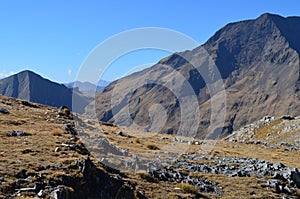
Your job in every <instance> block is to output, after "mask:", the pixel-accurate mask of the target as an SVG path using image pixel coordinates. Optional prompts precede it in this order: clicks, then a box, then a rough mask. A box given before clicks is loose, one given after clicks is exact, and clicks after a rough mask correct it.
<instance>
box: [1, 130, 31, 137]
mask: <svg viewBox="0 0 300 199" xmlns="http://www.w3.org/2000/svg"><path fill="white" fill-rule="evenodd" d="M30 135H31V134H30V133H26V132H24V131H14V130H12V131H11V132H10V133H8V134H7V136H9V137H17V136H30Z"/></svg>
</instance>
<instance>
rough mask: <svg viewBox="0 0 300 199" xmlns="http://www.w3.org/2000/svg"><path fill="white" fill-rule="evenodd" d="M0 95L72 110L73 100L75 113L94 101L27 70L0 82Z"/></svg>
mask: <svg viewBox="0 0 300 199" xmlns="http://www.w3.org/2000/svg"><path fill="white" fill-rule="evenodd" d="M0 94H2V95H5V96H9V97H15V98H19V99H23V100H27V101H31V102H37V103H40V104H45V105H49V106H54V107H60V106H62V105H65V106H67V107H69V108H70V109H72V100H76V106H74V107H75V108H73V111H75V112H79V113H81V112H83V110H84V107H85V106H86V105H87V104H88V103H89V102H91V101H92V99H91V98H89V97H86V96H84V95H82V94H81V93H80V92H77V91H75V90H74V92H73V90H72V89H69V88H67V87H66V86H64V85H63V84H58V83H55V82H52V81H50V80H47V79H45V78H43V77H41V76H40V75H38V74H36V73H34V72H32V71H29V70H25V71H22V72H20V73H18V74H15V75H12V76H9V77H7V78H4V79H1V80H0Z"/></svg>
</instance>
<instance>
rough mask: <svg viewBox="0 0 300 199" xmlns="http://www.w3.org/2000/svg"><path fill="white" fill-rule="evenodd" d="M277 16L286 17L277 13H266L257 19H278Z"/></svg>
mask: <svg viewBox="0 0 300 199" xmlns="http://www.w3.org/2000/svg"><path fill="white" fill-rule="evenodd" d="M276 18H282V19H284V17H282V16H280V15H277V14H272V13H264V14H262V15H260V16H259V17H258V18H257V19H256V20H258V19H276Z"/></svg>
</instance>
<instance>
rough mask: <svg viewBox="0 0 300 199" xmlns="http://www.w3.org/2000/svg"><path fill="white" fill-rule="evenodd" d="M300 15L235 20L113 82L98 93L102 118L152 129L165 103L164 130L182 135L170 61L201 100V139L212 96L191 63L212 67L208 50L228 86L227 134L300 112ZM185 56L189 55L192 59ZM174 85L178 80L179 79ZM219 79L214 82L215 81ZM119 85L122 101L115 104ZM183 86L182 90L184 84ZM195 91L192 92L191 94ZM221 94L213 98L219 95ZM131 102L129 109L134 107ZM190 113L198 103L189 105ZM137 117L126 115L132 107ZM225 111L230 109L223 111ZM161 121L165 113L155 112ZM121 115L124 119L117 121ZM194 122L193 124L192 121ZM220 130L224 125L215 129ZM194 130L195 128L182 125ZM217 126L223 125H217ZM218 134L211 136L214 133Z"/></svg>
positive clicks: (204, 131) (207, 121)
mask: <svg viewBox="0 0 300 199" xmlns="http://www.w3.org/2000/svg"><path fill="white" fill-rule="evenodd" d="M299 33H300V17H287V18H284V17H281V16H278V15H274V14H269V13H266V14H263V15H261V16H260V17H258V18H257V19H254V20H246V21H241V22H236V23H230V24H228V25H226V26H225V27H223V28H222V29H220V30H219V31H217V32H216V33H215V34H214V35H213V36H212V37H211V38H210V39H209V40H208V41H207V42H206V43H205V44H203V45H201V46H200V47H198V48H195V49H193V50H190V51H185V52H181V53H175V54H172V55H171V56H169V57H166V58H164V59H162V60H161V61H160V62H159V63H158V64H156V65H154V66H152V67H151V68H148V69H145V70H143V71H140V72H137V73H134V74H131V75H129V76H127V77H124V78H121V79H119V80H118V81H115V82H113V83H111V84H110V85H109V86H107V87H106V88H105V89H103V90H101V91H100V92H99V93H98V94H97V97H96V101H95V105H96V113H97V116H98V117H99V119H100V120H101V121H105V122H112V123H116V122H117V123H120V124H122V125H126V126H130V125H132V124H133V122H134V123H136V124H139V125H140V126H141V127H143V126H144V129H143V130H146V131H148V130H149V125H147V124H149V123H151V122H153V120H152V119H153V118H151V114H150V112H151V108H152V107H153V105H154V104H160V105H161V106H162V107H163V108H164V109H165V110H166V112H165V113H166V115H167V116H168V117H167V120H166V123H165V125H164V126H163V128H162V130H160V132H162V133H176V132H177V131H178V129H179V127H180V120H181V108H182V107H181V106H180V103H179V101H178V99H176V96H175V95H174V93H173V92H172V91H171V90H169V89H168V88H167V87H164V86H162V85H164V84H165V85H171V84H172V81H174V78H173V76H172V75H169V71H170V70H169V69H168V68H167V67H164V66H162V64H163V65H168V66H169V67H171V68H172V69H175V70H176V71H177V72H179V73H180V74H181V75H182V76H183V77H184V78H185V79H186V80H187V81H188V82H189V84H190V85H191V86H192V88H193V90H194V91H195V94H196V96H197V98H198V102H199V113H200V115H199V118H200V121H199V129H198V137H204V136H206V132H207V128H208V127H209V125H210V119H211V118H210V116H211V114H210V111H211V107H210V105H211V104H210V103H211V99H212V98H211V97H212V96H210V94H209V91H208V86H207V84H206V82H205V81H204V79H203V77H202V76H201V75H200V74H199V73H198V72H197V70H196V69H195V66H192V65H191V64H190V62H193V63H199V66H196V67H199V68H202V69H203V68H204V69H205V70H206V71H209V70H210V68H209V65H208V64H207V63H206V64H205V63H203V61H202V60H203V59H205V57H203V53H201V51H202V49H205V50H206V51H207V53H208V54H209V55H210V58H211V60H212V61H213V62H214V64H215V65H216V66H217V68H218V69H219V71H220V74H221V77H222V79H223V82H224V85H225V88H226V100H227V101H226V105H227V106H226V117H225V127H224V128H222V135H223V136H225V135H227V134H229V133H231V132H232V131H233V130H235V129H238V128H239V127H241V126H243V125H246V124H248V123H251V122H253V121H255V120H257V119H259V118H262V117H263V116H265V115H273V116H281V115H285V114H290V115H299V114H300V92H299V91H300V66H299V63H300V57H299V54H300V38H299ZM183 57H189V58H190V60H189V61H190V62H189V61H187V60H185V59H184V58H183ZM150 72H151V78H152V79H153V80H154V82H160V83H161V84H160V85H159V84H155V83H151V82H150V83H149V84H141V85H140V86H139V87H138V88H137V89H136V90H134V91H132V90H131V88H132V85H136V84H139V82H144V80H145V79H147V78H148V77H149V73H150ZM173 83H174V82H173ZM210 83H214V82H210ZM116 88H117V90H118V91H120V92H119V93H117V95H118V96H117V97H116V103H115V104H114V105H112V104H111V100H109V99H111V98H112V96H113V95H116V94H114V90H115V89H116ZM178 89H181V88H178ZM190 95H191V94H189V93H187V96H190ZM218 97H220V96H218V93H217V94H215V95H214V96H213V99H215V98H218ZM128 106H129V108H128ZM185 108H187V110H185V111H186V112H187V113H189V112H193V111H195V107H193V106H190V107H189V106H187V107H185ZM128 110H129V114H130V116H131V118H130V119H128V118H127V117H126V114H127V111H128ZM223 111H224V110H223ZM155 116H156V117H158V118H155V120H156V121H161V120H164V118H163V117H164V115H163V114H162V115H161V116H159V115H155ZM116 118H117V120H118V121H116ZM190 123H191V124H192V123H193V120H192V119H191V121H190ZM215 128H219V127H215ZM182 130H183V131H186V132H188V131H189V129H188V128H186V129H182ZM215 130H217V129H215ZM214 136H215V135H214V133H212V134H211V135H210V137H212V138H213V137H214Z"/></svg>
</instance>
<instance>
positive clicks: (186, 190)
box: [176, 183, 198, 194]
mask: <svg viewBox="0 0 300 199" xmlns="http://www.w3.org/2000/svg"><path fill="white" fill-rule="evenodd" d="M176 187H178V188H180V189H181V190H182V191H183V192H184V193H192V194H198V190H197V189H196V188H195V187H194V186H193V185H190V184H185V183H181V184H177V185H176Z"/></svg>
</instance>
